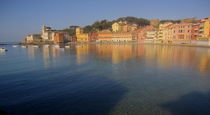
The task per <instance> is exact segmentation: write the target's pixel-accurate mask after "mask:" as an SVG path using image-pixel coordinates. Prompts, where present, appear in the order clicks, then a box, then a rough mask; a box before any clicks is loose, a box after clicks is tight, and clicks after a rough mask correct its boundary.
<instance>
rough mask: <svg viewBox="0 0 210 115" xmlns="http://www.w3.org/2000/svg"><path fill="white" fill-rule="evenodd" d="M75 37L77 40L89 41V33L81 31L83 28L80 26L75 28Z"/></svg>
mask: <svg viewBox="0 0 210 115" xmlns="http://www.w3.org/2000/svg"><path fill="white" fill-rule="evenodd" d="M76 38H77V42H88V41H89V35H88V34H87V33H83V29H82V28H80V27H77V28H76Z"/></svg>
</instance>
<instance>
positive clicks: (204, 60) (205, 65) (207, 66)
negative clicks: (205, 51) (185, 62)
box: [199, 56, 210, 72]
mask: <svg viewBox="0 0 210 115" xmlns="http://www.w3.org/2000/svg"><path fill="white" fill-rule="evenodd" d="M199 70H200V72H208V71H210V56H201V58H200V63H199Z"/></svg>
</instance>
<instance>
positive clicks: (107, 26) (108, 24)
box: [64, 16, 182, 36]
mask: <svg viewBox="0 0 210 115" xmlns="http://www.w3.org/2000/svg"><path fill="white" fill-rule="evenodd" d="M119 21H127V23H128V24H137V25H138V26H140V27H142V26H147V25H150V20H148V19H145V18H137V17H132V16H127V17H121V18H118V19H116V20H113V21H109V20H106V19H104V20H101V21H96V22H94V23H93V24H92V25H87V26H85V27H84V28H83V29H84V32H85V33H90V32H98V31H102V30H111V29H112V24H113V23H115V22H119ZM181 21H182V20H160V22H159V23H160V24H162V23H165V22H172V23H180V22H181ZM76 27H78V26H70V27H69V28H66V29H64V31H67V32H68V33H69V35H70V36H74V35H75V28H76ZM157 27H158V24H157Z"/></svg>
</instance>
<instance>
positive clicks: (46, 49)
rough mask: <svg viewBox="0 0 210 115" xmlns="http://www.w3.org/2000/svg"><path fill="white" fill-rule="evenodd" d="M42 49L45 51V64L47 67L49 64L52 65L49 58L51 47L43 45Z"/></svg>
mask: <svg viewBox="0 0 210 115" xmlns="http://www.w3.org/2000/svg"><path fill="white" fill-rule="evenodd" d="M42 51H43V52H42V53H43V61H44V66H45V67H46V68H48V67H49V65H50V60H49V58H50V48H49V47H43V50H42Z"/></svg>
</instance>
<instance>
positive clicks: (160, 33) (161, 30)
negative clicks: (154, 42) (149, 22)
mask: <svg viewBox="0 0 210 115" xmlns="http://www.w3.org/2000/svg"><path fill="white" fill-rule="evenodd" d="M171 24H172V23H171V22H166V23H164V24H160V25H159V29H158V39H159V40H164V39H165V38H166V36H165V35H166V33H167V26H169V25H171Z"/></svg>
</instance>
